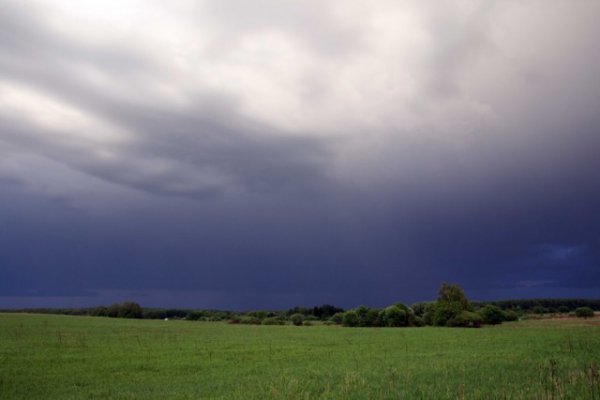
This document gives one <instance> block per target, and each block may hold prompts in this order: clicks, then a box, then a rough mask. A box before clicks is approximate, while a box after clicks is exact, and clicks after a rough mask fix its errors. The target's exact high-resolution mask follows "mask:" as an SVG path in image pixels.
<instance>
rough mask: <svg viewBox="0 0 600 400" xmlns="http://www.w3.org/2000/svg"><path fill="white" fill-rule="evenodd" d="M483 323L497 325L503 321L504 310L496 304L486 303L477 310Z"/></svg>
mask: <svg viewBox="0 0 600 400" xmlns="http://www.w3.org/2000/svg"><path fill="white" fill-rule="evenodd" d="M479 315H481V318H482V319H483V323H484V324H487V325H498V324H501V323H502V321H504V312H503V311H502V309H501V308H500V307H498V306H494V305H491V304H489V305H487V306H485V307H483V308H482V309H481V310H479Z"/></svg>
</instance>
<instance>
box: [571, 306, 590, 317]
mask: <svg viewBox="0 0 600 400" xmlns="http://www.w3.org/2000/svg"><path fill="white" fill-rule="evenodd" d="M575 315H576V316H577V318H592V317H593V316H594V310H592V309H591V308H590V307H578V308H577V309H576V310H575Z"/></svg>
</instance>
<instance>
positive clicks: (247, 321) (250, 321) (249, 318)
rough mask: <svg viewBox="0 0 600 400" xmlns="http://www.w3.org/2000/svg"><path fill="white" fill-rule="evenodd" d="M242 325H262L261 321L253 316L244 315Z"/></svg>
mask: <svg viewBox="0 0 600 400" xmlns="http://www.w3.org/2000/svg"><path fill="white" fill-rule="evenodd" d="M240 324H245V325H260V324H261V321H260V319H258V318H256V317H253V316H251V315H244V316H243V317H241V318H240Z"/></svg>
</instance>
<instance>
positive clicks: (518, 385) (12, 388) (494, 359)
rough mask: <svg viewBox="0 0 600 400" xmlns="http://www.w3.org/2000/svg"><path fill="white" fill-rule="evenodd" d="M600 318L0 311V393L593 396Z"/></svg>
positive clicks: (598, 384) (597, 382)
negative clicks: (386, 324) (368, 322)
mask: <svg viewBox="0 0 600 400" xmlns="http://www.w3.org/2000/svg"><path fill="white" fill-rule="evenodd" d="M599 366H600V321H598V320H587V321H578V320H563V321H557V320H540V321H526V322H515V323H506V324H503V325H501V326H496V327H485V328H483V329H451V328H431V327H427V328H355V329H352V328H341V327H337V326H312V327H295V326H247V325H227V324H224V323H204V322H187V321H156V320H154V321H148V320H122V319H107V318H93V317H68V316H52V315H20V314H0V399H165V398H173V399H199V398H221V399H269V398H276V399H279V398H281V399H313V398H323V399H375V398H377V399H398V398H409V399H411V398H428V399H429V398H432V399H433V398H435V399H456V398H476V399H493V398H497V399H521V398H524V399H562V398H565V399H573V398H575V399H579V398H581V399H599V400H600V378H599V377H598V368H599Z"/></svg>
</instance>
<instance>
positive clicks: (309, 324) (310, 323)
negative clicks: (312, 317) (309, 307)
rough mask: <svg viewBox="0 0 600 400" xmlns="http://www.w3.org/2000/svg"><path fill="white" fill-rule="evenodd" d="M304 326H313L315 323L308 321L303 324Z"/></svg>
mask: <svg viewBox="0 0 600 400" xmlns="http://www.w3.org/2000/svg"><path fill="white" fill-rule="evenodd" d="M302 325H303V326H313V323H312V322H311V321H308V320H306V321H304V322H303V323H302Z"/></svg>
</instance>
